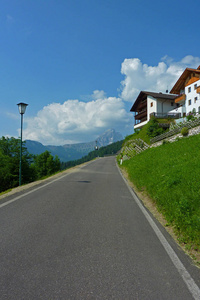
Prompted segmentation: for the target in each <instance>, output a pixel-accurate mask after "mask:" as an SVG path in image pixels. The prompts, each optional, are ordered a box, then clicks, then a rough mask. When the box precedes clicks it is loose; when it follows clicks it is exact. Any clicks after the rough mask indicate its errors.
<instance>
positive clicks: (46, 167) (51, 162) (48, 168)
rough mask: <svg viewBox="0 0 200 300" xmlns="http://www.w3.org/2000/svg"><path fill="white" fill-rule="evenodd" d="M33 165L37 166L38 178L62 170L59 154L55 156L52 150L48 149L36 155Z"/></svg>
mask: <svg viewBox="0 0 200 300" xmlns="http://www.w3.org/2000/svg"><path fill="white" fill-rule="evenodd" d="M32 167H33V168H35V171H36V173H37V178H38V179H39V178H42V177H44V176H47V175H51V174H53V173H55V172H57V171H60V169H61V163H60V160H59V158H58V156H56V157H55V158H54V157H53V156H52V155H51V154H50V152H49V151H48V150H46V151H45V152H43V153H41V154H39V155H36V156H35V159H34V162H33V165H32Z"/></svg>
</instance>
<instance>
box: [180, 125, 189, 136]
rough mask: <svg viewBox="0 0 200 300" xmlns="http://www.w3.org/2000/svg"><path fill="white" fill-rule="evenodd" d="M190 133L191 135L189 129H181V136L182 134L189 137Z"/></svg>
mask: <svg viewBox="0 0 200 300" xmlns="http://www.w3.org/2000/svg"><path fill="white" fill-rule="evenodd" d="M188 133H189V129H188V128H187V127H183V128H182V129H181V134H182V136H187V135H188Z"/></svg>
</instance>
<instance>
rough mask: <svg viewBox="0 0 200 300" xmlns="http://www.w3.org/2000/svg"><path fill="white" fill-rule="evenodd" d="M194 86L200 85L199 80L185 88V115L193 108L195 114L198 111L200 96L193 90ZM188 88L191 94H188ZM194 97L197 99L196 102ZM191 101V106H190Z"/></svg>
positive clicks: (199, 109)
mask: <svg viewBox="0 0 200 300" xmlns="http://www.w3.org/2000/svg"><path fill="white" fill-rule="evenodd" d="M195 84H197V86H199V85H200V80H198V81H196V82H194V83H192V84H190V85H188V86H186V87H185V95H186V100H185V107H186V114H188V113H189V112H192V110H193V109H194V108H195V110H196V112H199V111H200V94H199V93H197V91H196V89H195V88H194V86H195ZM189 88H190V89H191V92H189ZM195 97H197V100H196V101H195ZM190 100H191V104H190Z"/></svg>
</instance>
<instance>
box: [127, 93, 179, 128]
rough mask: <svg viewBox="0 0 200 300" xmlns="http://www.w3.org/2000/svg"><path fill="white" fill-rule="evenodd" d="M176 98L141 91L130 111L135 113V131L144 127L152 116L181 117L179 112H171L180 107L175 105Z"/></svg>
mask: <svg viewBox="0 0 200 300" xmlns="http://www.w3.org/2000/svg"><path fill="white" fill-rule="evenodd" d="M176 97H177V95H172V94H163V93H154V92H147V91H141V92H140V94H139V95H138V97H137V99H136V100H135V102H134V104H133V106H132V108H131V110H130V111H133V112H135V125H134V129H139V128H141V127H143V126H144V125H145V124H146V123H147V122H148V121H149V120H150V117H151V116H152V115H154V116H157V117H160V118H166V117H168V116H171V117H174V118H175V117H180V114H179V112H174V113H173V112H172V113H171V112H170V111H171V110H172V109H175V108H177V106H178V105H177V104H176V103H175V98H176Z"/></svg>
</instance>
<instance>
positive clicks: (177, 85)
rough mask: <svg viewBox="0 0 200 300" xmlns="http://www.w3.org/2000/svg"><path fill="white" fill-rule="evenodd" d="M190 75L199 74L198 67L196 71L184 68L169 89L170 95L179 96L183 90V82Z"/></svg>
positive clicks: (199, 68) (199, 69)
mask: <svg viewBox="0 0 200 300" xmlns="http://www.w3.org/2000/svg"><path fill="white" fill-rule="evenodd" d="M191 73H195V74H200V66H199V67H198V68H197V69H191V68H186V69H185V71H184V72H183V73H182V75H181V76H180V77H179V79H178V80H177V82H176V83H175V85H174V86H173V88H172V89H171V91H170V93H175V94H179V93H180V90H182V89H184V87H185V81H186V79H187V78H188V76H189V75H190V74H191Z"/></svg>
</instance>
